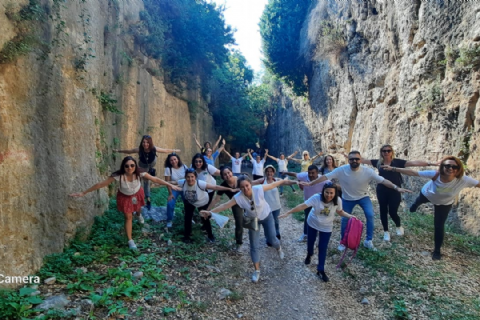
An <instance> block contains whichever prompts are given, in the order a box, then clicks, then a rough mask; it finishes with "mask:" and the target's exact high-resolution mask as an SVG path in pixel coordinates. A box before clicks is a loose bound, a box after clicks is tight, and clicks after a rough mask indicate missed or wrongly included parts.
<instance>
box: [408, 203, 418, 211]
mask: <svg viewBox="0 0 480 320" xmlns="http://www.w3.org/2000/svg"><path fill="white" fill-rule="evenodd" d="M417 209H418V204H417V203H416V202H414V203H413V204H412V205H411V206H410V212H417Z"/></svg>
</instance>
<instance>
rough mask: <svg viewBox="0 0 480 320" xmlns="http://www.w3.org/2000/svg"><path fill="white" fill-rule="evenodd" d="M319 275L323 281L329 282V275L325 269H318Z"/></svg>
mask: <svg viewBox="0 0 480 320" xmlns="http://www.w3.org/2000/svg"><path fill="white" fill-rule="evenodd" d="M317 276H318V277H319V278H320V279H322V280H323V282H328V277H327V275H326V274H325V271H317Z"/></svg>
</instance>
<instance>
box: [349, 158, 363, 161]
mask: <svg viewBox="0 0 480 320" xmlns="http://www.w3.org/2000/svg"><path fill="white" fill-rule="evenodd" d="M348 161H350V162H353V161H357V162H358V161H360V158H350V159H348Z"/></svg>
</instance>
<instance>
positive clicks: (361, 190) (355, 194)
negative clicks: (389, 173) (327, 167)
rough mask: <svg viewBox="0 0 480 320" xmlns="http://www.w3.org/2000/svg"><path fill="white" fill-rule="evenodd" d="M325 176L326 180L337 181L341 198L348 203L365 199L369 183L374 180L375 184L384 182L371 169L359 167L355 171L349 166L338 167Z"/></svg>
mask: <svg viewBox="0 0 480 320" xmlns="http://www.w3.org/2000/svg"><path fill="white" fill-rule="evenodd" d="M325 176H326V177H327V178H328V180H332V179H338V181H339V182H340V185H341V186H342V198H343V199H345V200H349V201H355V200H360V199H362V198H365V197H367V196H368V183H369V182H370V181H372V180H374V181H375V182H376V183H382V182H383V180H385V178H383V177H381V176H379V175H378V174H376V173H375V171H373V169H371V168H367V167H365V166H362V165H361V166H359V167H358V170H357V171H353V170H352V169H351V168H350V165H349V164H346V165H343V166H341V167H338V168H336V169H335V170H333V171H332V172H330V173H327V174H326V175H325Z"/></svg>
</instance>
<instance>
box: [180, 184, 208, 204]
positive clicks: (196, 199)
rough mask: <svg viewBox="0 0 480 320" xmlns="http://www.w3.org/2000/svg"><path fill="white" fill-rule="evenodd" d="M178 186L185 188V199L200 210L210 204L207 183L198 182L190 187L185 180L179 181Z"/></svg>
mask: <svg viewBox="0 0 480 320" xmlns="http://www.w3.org/2000/svg"><path fill="white" fill-rule="evenodd" d="M178 185H179V186H180V187H182V188H183V198H184V199H185V200H187V201H188V202H190V204H192V205H193V206H195V207H197V208H200V207H203V206H204V205H206V204H207V203H208V192H207V191H206V188H207V183H206V182H205V181H201V180H197V182H196V183H195V184H194V185H193V186H189V185H188V183H186V180H185V179H181V180H178Z"/></svg>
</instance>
